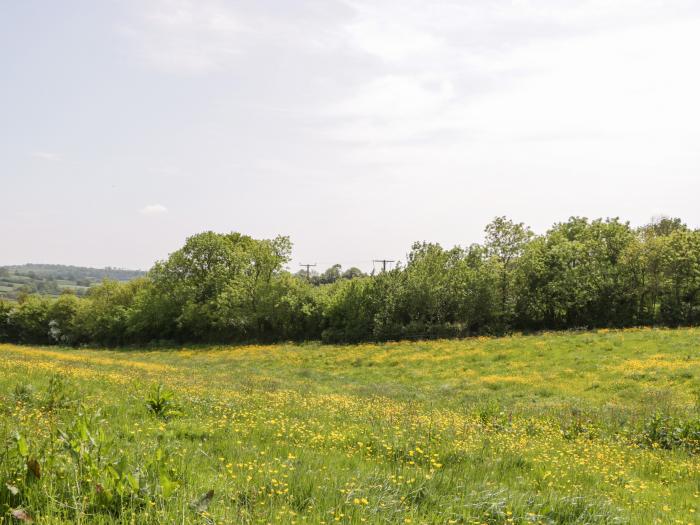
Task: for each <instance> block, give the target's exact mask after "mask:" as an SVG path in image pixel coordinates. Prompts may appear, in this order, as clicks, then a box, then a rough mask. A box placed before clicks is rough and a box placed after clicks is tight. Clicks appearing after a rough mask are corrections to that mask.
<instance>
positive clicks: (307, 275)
mask: <svg viewBox="0 0 700 525" xmlns="http://www.w3.org/2000/svg"><path fill="white" fill-rule="evenodd" d="M299 266H305V267H306V280H307V281H310V280H311V270H310V268H311V267H312V266H316V263H314V264H299Z"/></svg>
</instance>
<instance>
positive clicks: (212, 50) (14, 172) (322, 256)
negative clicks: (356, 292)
mask: <svg viewBox="0 0 700 525" xmlns="http://www.w3.org/2000/svg"><path fill="white" fill-rule="evenodd" d="M698 49H700V4H698V3H697V2H693V1H673V0H672V1H668V2H657V1H646V0H622V1H619V2H609V1H599V0H595V1H593V0H587V1H584V0H581V1H575V2H573V1H554V0H543V1H534V0H533V1H507V2H506V1H498V0H496V1H493V2H474V1H472V2H465V1H430V2H427V1H426V2H423V1H414V0H403V1H396V2H389V1H387V2H385V1H363V0H357V1H356V0H319V1H306V0H300V1H295V2H281V1H278V2H273V1H269V0H268V1H260V0H258V1H250V2H238V1H235V2H234V1H213V0H198V1H186V0H180V1H176V0H157V1H149V0H142V1H129V0H124V1H116V0H114V1H103V2H92V1H72V0H66V1H62V2H50V1H48V0H45V1H33V0H23V1H14V2H13V1H6V2H2V3H0V68H1V69H0V71H1V72H2V73H1V76H0V119H1V120H0V122H2V125H0V139H1V140H0V199H1V200H0V202H2V210H1V212H0V264H14V263H23V262H50V263H66V264H81V265H93V266H106V265H111V266H120V267H129V268H144V269H145V268H148V267H150V265H151V264H152V263H153V262H154V261H155V260H157V259H161V258H164V257H166V256H167V254H168V253H169V252H171V251H173V250H175V249H177V248H178V247H179V246H180V245H181V244H182V242H183V241H184V238H185V237H186V236H187V235H191V234H193V233H196V232H198V231H202V230H208V229H212V230H215V231H222V232H223V231H231V230H235V231H241V232H244V233H248V234H250V235H253V236H256V237H271V236H274V235H276V234H278V233H279V234H285V235H289V236H290V237H291V238H292V241H293V242H294V244H295V250H294V261H293V262H292V265H291V266H292V267H293V268H295V267H296V266H297V265H298V263H299V262H311V263H313V262H317V263H318V264H319V266H322V267H323V266H329V265H331V264H333V263H335V262H339V263H342V264H343V265H344V266H346V267H347V266H352V265H355V266H360V267H361V268H363V269H371V267H372V262H371V261H372V259H375V258H391V259H400V258H402V257H403V256H404V255H405V253H406V251H407V250H408V249H409V247H410V244H411V242H412V241H415V240H429V241H437V242H440V243H442V244H444V245H446V246H451V245H454V244H462V245H464V244H469V243H471V242H477V241H480V240H481V238H482V230H483V227H484V225H485V224H486V223H487V222H488V221H489V220H490V219H491V218H492V217H494V216H496V215H504V214H505V215H508V216H509V217H511V218H513V219H515V220H518V221H524V222H526V223H528V224H530V225H531V226H532V227H533V228H534V229H535V230H536V231H544V230H545V229H546V228H547V227H548V226H549V225H551V224H552V223H553V222H556V221H560V220H565V219H566V218H567V217H568V216H570V215H584V216H588V217H598V216H602V217H606V216H620V217H622V218H624V219H629V220H631V221H632V223H633V224H642V223H644V222H646V221H648V220H649V219H650V218H651V217H652V216H653V215H659V214H668V215H674V216H680V217H682V218H684V219H685V220H686V221H687V222H688V223H689V224H690V225H692V226H695V227H698V226H700V206H698V205H697V195H698V194H700V171H699V170H700V148H699V147H698V146H699V145H700V130H699V129H698V126H699V125H698V122H700V97H698V93H700V70H699V69H698V67H697V50H698Z"/></svg>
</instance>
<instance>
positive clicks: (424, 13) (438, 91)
mask: <svg viewBox="0 0 700 525" xmlns="http://www.w3.org/2000/svg"><path fill="white" fill-rule="evenodd" d="M349 2H350V4H351V5H352V6H353V8H354V9H355V10H356V18H355V20H353V21H352V22H350V23H348V24H347V25H346V28H345V29H346V31H347V32H348V34H349V35H350V38H349V42H350V45H351V46H354V49H355V50H356V52H358V53H361V54H365V55H369V56H371V57H374V59H376V60H379V61H381V63H382V66H381V68H380V69H379V68H373V69H370V68H368V69H367V71H368V76H366V77H365V78H364V79H361V80H360V81H358V82H357V83H356V84H355V85H354V86H353V87H352V89H351V90H349V91H348V92H346V95H345V96H344V98H343V99H342V100H340V101H338V102H337V103H335V104H333V105H331V107H330V108H326V109H325V110H324V115H325V116H326V117H327V118H328V119H329V120H328V122H329V126H330V127H331V131H330V135H331V136H332V137H334V138H336V139H340V140H343V141H351V142H357V143H365V144H371V145H372V147H374V148H379V147H384V146H389V145H391V144H392V143H396V142H400V141H405V142H407V143H408V142H410V143H412V144H413V143H415V142H416V141H418V139H420V141H419V143H418V144H416V147H418V148H422V149H424V150H426V151H427V150H430V151H431V152H432V155H431V158H435V157H440V156H442V155H444V153H445V151H446V150H449V149H452V148H453V147H454V146H455V145H459V146H460V147H461V148H462V152H464V147H470V146H472V145H474V144H475V143H478V142H482V143H483V142H484V141H486V142H494V141H495V142H500V143H501V144H502V143H504V142H510V143H513V144H515V143H517V142H518V141H520V142H527V143H529V144H531V143H532V142H545V143H550V142H551V141H558V142H561V141H564V142H567V141H568V142H570V143H572V144H573V143H579V142H581V143H586V144H588V143H590V142H591V141H596V140H598V141H599V140H600V139H602V138H605V139H606V140H608V141H610V140H611V137H616V138H617V139H619V140H623V138H624V137H627V138H628V139H629V138H630V137H636V138H639V137H640V136H644V137H645V140H646V141H648V143H649V145H650V146H653V145H654V143H655V141H656V143H658V142H659V141H663V142H666V143H667V144H668V145H671V144H673V143H674V142H675V143H678V142H679V141H680V142H681V143H686V142H687V141H688V137H689V136H691V135H692V130H691V129H690V127H691V126H692V122H695V121H697V120H696V118H689V117H690V115H696V116H697V115H698V112H699V109H698V103H697V97H695V96H694V95H693V92H697V90H698V89H699V87H700V75H698V73H697V70H696V68H693V67H692V66H691V64H692V62H693V53H694V50H695V49H697V48H698V46H700V18H699V15H700V9H698V5H697V4H695V5H694V4H693V3H691V2H688V1H686V0H676V1H673V2H671V3H669V4H663V5H662V3H659V2H655V1H644V0H626V1H624V2H619V3H615V2H612V3H611V2H605V1H600V0H584V1H578V2H561V1H559V0H557V1H551V0H540V1H525V0H523V1H508V2H506V1H502V2H492V3H485V4H484V3H460V2H457V3H455V2H439V1H438V2H431V3H430V7H429V8H428V7H427V6H426V4H425V3H424V2H419V1H415V0H401V1H400V2H391V1H389V2H374V1H372V2H364V1H363V0H349ZM377 69H379V72H378V73H376V72H374V71H377ZM326 132H327V131H326V130H324V133H326ZM435 135H442V136H441V137H440V139H439V140H436V141H433V140H430V141H426V140H425V138H426V137H427V136H435ZM610 144H611V147H610V149H613V150H614V149H615V147H618V146H619V145H616V144H613V143H612V142H611V143H610ZM685 145H686V144H684V146H685ZM395 146H396V147H398V144H395ZM528 147H531V146H528ZM584 149H585V148H584ZM404 153H405V151H404V150H403V148H401V149H397V158H400V157H401V156H402V155H403V154H404ZM625 153H628V152H627V151H625ZM386 154H387V150H386V149H384V150H383V152H382V160H383V161H387V160H388V159H386Z"/></svg>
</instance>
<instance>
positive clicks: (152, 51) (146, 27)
mask: <svg viewBox="0 0 700 525" xmlns="http://www.w3.org/2000/svg"><path fill="white" fill-rule="evenodd" d="M143 5H144V4H139V9H140V10H141V9H144V8H143ZM145 5H147V7H146V8H145V9H144V10H143V11H139V13H138V15H137V17H136V21H135V23H134V24H133V25H131V26H130V27H128V28H126V29H125V32H126V34H127V35H128V36H129V37H130V38H131V40H132V44H133V45H134V46H135V48H136V51H137V53H138V54H139V56H140V59H141V60H142V61H143V62H144V63H145V64H146V65H148V66H151V67H154V68H155V69H158V70H160V71H164V72H169V73H182V74H201V73H209V72H212V71H218V70H222V69H224V68H225V67H226V66H227V65H228V64H229V62H230V61H231V60H232V59H233V58H234V57H235V56H236V55H238V54H239V52H240V49H239V43H238V40H239V32H240V31H241V30H242V26H241V23H240V21H239V20H238V18H237V17H236V16H235V15H234V13H233V12H232V11H231V9H230V7H229V6H227V5H226V3H225V2H220V1H216V0H197V1H191V0H157V1H154V2H148V3H146V4H145Z"/></svg>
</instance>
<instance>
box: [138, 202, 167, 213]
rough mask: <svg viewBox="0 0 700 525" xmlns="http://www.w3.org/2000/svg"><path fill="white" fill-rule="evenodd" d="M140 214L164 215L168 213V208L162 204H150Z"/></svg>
mask: <svg viewBox="0 0 700 525" xmlns="http://www.w3.org/2000/svg"><path fill="white" fill-rule="evenodd" d="M140 213H141V214H142V215H162V214H164V213H168V208H166V207H165V206H163V205H162V204H148V205H147V206H144V207H143V208H141V210H140Z"/></svg>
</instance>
